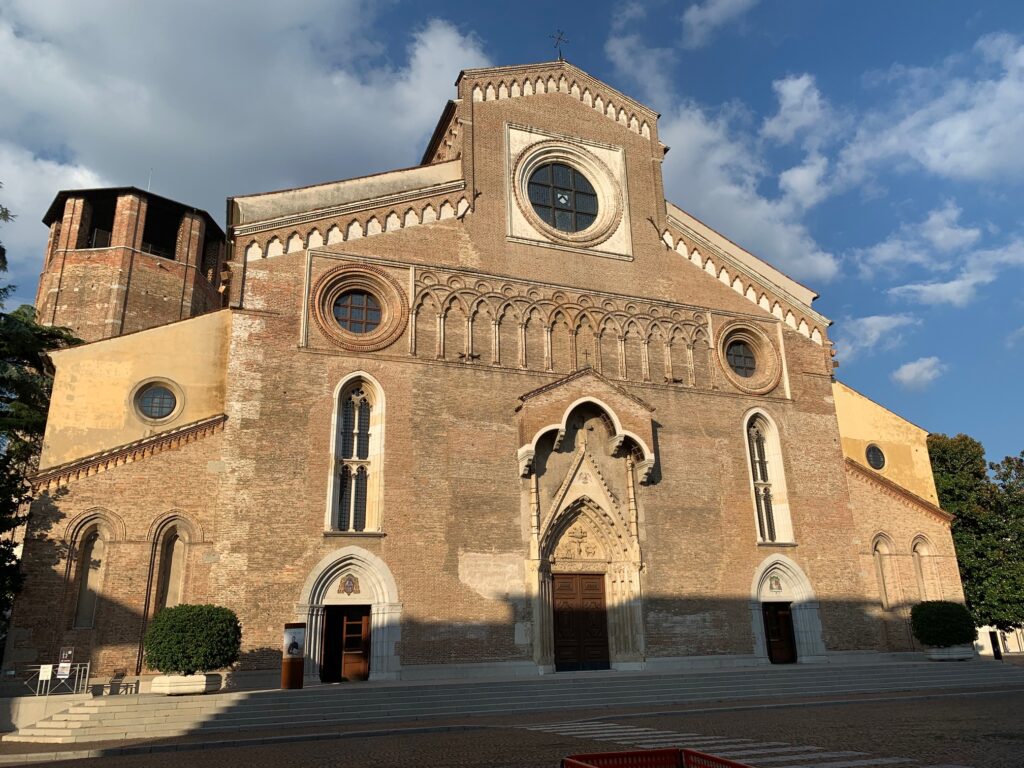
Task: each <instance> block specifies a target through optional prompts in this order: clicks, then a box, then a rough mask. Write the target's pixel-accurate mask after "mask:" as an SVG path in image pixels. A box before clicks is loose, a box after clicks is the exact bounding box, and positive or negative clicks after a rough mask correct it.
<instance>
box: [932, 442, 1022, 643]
mask: <svg viewBox="0 0 1024 768" xmlns="http://www.w3.org/2000/svg"><path fill="white" fill-rule="evenodd" d="M928 453H929V455H930V456H931V461H932V470H933V472H934V473H935V486H936V489H937V491H938V494H939V503H940V504H941V506H942V508H943V509H945V510H946V511H947V512H950V513H952V514H953V515H956V519H955V520H954V521H953V543H954V544H955V546H956V554H957V559H958V560H959V563H960V578H961V580H962V581H963V585H964V595H965V597H966V598H967V607H968V608H969V609H970V611H971V614H972V616H973V617H974V621H975V623H976V624H977V625H978V626H982V625H986V624H991V625H994V626H996V627H999V628H1000V629H1009V628H1011V627H1017V626H1021V625H1024V453H1022V454H1021V457H1020V458H1014V457H1007V458H1005V459H1003V461H1001V462H1000V463H998V464H992V465H987V464H986V463H985V449H984V448H983V447H982V445H981V443H979V442H978V441H977V440H975V439H973V438H971V437H968V436H967V435H962V434H961V435H956V436H955V437H948V436H947V435H941V434H939V435H931V436H929V438H928ZM989 469H991V470H992V476H990V475H989Z"/></svg>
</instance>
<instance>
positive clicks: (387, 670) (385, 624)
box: [295, 546, 402, 680]
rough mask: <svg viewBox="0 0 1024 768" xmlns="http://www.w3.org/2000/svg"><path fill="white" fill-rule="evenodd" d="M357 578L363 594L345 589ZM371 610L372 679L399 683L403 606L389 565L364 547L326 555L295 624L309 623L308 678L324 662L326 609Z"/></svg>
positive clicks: (302, 600)
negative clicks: (349, 580) (344, 581)
mask: <svg viewBox="0 0 1024 768" xmlns="http://www.w3.org/2000/svg"><path fill="white" fill-rule="evenodd" d="M348 576H352V577H353V578H354V579H355V580H356V582H357V584H358V592H352V593H346V592H345V591H344V590H342V589H340V588H339V587H340V586H341V580H342V579H343V578H346V577H348ZM367 603H369V605H370V679H371V680H397V679H398V677H399V675H400V672H401V660H400V657H399V655H398V651H397V648H396V644H397V643H398V641H399V640H400V639H401V624H400V621H401V616H402V604H401V602H399V599H398V585H397V583H396V582H395V578H394V576H393V575H392V574H391V569H390V568H388V566H387V564H386V563H385V562H384V561H383V560H382V559H380V558H379V557H377V556H376V555H374V554H373V553H372V552H368V551H366V550H365V549H363V548H362V547H356V546H348V547H342V548H340V549H337V550H335V551H334V552H331V553H330V554H328V555H326V556H324V557H323V558H322V559H321V560H320V562H319V563H317V564H316V565H315V566H314V567H313V569H312V570H311V571H310V574H309V576H308V577H307V578H306V582H305V583H304V584H303V585H302V591H301V592H300V593H299V602H298V603H297V604H296V606H295V620H296V621H304V622H306V647H305V656H306V675H307V677H316V676H317V674H318V670H319V669H320V665H321V663H322V661H323V648H322V646H321V642H322V641H321V636H322V634H323V622H324V609H325V608H326V607H327V606H330V605H366V604H367Z"/></svg>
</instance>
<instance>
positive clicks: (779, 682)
mask: <svg viewBox="0 0 1024 768" xmlns="http://www.w3.org/2000/svg"><path fill="white" fill-rule="evenodd" d="M1008 686H1009V687H1019V688H1021V689H1024V669H1021V668H1019V667H1013V666H1007V665H1002V664H997V663H994V662H982V661H973V662H961V663H945V664H940V663H934V662H932V663H898V664H894V663H889V664H875V665H842V666H810V665H808V666H796V665H794V666H787V667H757V668H749V669H736V670H725V671H714V672H685V673H671V674H666V673H651V672H645V673H624V672H600V673H573V674H559V675H551V676H545V677H537V678H528V679H517V680H500V681H472V682H469V681H467V682H444V683H436V682H432V683H401V682H399V683H345V684H340V685H329V686H328V685H324V686H316V687H312V688H306V689H303V690H298V691H279V690H273V691H246V692H236V693H222V694H216V695H207V696H175V697H165V696H153V695H146V694H143V695H137V696H107V697H100V698H96V699H93V700H91V701H88V702H82V703H79V704H75V705H74V706H72V707H71V708H70V709H68V710H67V711H65V712H62V713H60V714H56V715H51V716H50V717H47V718H46V719H44V720H41V721H40V722H37V723H36V724H35V725H33V726H31V727H28V728H22V729H21V730H20V731H18V732H16V733H10V734H7V735H5V736H4V737H3V739H4V740H5V741H29V742H43V743H72V742H90V741H115V740H122V739H156V738H166V737H171V736H183V735H186V734H193V735H194V734H206V733H218V732H229V731H264V732H265V731H266V730H268V729H273V730H283V729H288V728H302V727H307V728H308V727H317V726H323V727H327V726H332V725H333V726H337V725H342V724H344V725H353V724H361V723H380V722H385V721H396V720H403V721H408V720H419V719H424V718H434V717H457V716H469V715H500V714H503V713H510V714H522V713H526V712H543V711H559V712H562V713H564V712H566V711H567V710H584V709H593V708H602V707H619V708H622V707H644V708H647V709H649V708H651V707H658V706H671V705H676V704H689V703H699V702H715V701H728V700H739V699H760V700H766V701H768V700H773V699H776V700H777V699H785V698H793V697H808V696H824V697H838V696H845V695H848V694H863V693H889V692H895V691H917V692H933V693H938V692H947V691H955V690H967V689H984V688H996V687H1008ZM561 716H564V715H561Z"/></svg>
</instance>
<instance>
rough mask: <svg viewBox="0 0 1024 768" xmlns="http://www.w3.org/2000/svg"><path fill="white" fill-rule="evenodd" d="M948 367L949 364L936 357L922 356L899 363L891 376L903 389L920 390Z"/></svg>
mask: <svg viewBox="0 0 1024 768" xmlns="http://www.w3.org/2000/svg"><path fill="white" fill-rule="evenodd" d="M948 369H949V366H947V365H946V364H945V363H944V362H942V361H941V360H940V359H939V358H937V357H922V358H919V359H918V360H912V361H911V362H909V363H904V364H903V365H901V366H900V367H899V368H897V369H896V370H895V371H893V372H892V375H891V378H892V380H893V381H895V382H896V383H897V384H899V385H900V386H901V387H903V388H904V389H910V390H915V391H920V390H922V389H926V388H927V387H928V385H930V384H931V383H932V382H933V381H935V380H936V379H937V378H939V376H941V375H942V374H944V373H945V372H946V371H947V370H948Z"/></svg>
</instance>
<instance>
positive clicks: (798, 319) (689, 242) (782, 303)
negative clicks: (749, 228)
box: [661, 214, 831, 345]
mask: <svg viewBox="0 0 1024 768" xmlns="http://www.w3.org/2000/svg"><path fill="white" fill-rule="evenodd" d="M667 219H668V224H669V229H666V230H664V231H663V232H662V233H661V239H662V242H663V243H664V244H665V246H666V247H667V248H669V249H671V250H674V251H676V252H677V253H679V255H681V256H682V257H683V258H684V259H686V260H687V261H688V262H690V263H691V264H692V265H693V266H695V267H697V269H700V270H701V271H702V272H705V273H706V274H708V275H709V276H710V277H712V278H713V279H716V280H718V281H719V282H720V283H722V284H723V285H726V286H728V287H730V288H732V289H733V290H734V291H735V292H736V293H738V294H740V295H741V296H743V297H744V298H745V299H747V300H748V301H749V302H751V303H752V304H755V305H756V306H758V307H760V308H761V309H762V310H764V311H765V312H767V313H768V314H770V315H774V316H775V317H776V318H778V319H779V320H782V321H783V322H784V323H785V324H786V325H788V326H789V327H790V328H792V329H793V330H794V331H797V332H798V333H800V334H801V335H803V336H805V337H807V338H809V339H811V340H812V341H814V342H815V343H816V344H821V345H823V344H824V341H825V331H826V330H827V328H828V326H829V325H830V324H831V321H830V320H829V319H828V318H827V317H825V316H824V315H822V314H821V313H819V312H817V311H816V310H814V309H811V307H809V306H808V305H807V304H806V303H805V302H803V301H800V300H799V299H797V298H796V297H794V296H793V295H792V294H791V293H790V292H789V291H787V290H785V289H784V288H782V287H781V286H779V285H777V284H776V283H775V282H774V281H773V280H771V279H769V278H767V277H766V276H765V275H762V274H760V273H759V272H757V271H756V270H754V269H752V268H751V267H749V266H747V265H745V264H742V263H741V262H740V261H739V260H738V259H736V258H735V257H733V256H732V255H731V254H729V253H728V252H727V251H725V250H724V249H723V248H721V247H720V246H718V245H717V244H715V243H713V242H711V241H710V240H708V239H707V238H706V237H704V236H702V235H701V234H700V233H699V232H695V231H694V230H693V228H692V227H689V226H687V225H686V224H685V223H683V222H681V221H679V220H678V219H676V218H675V217H673V216H672V215H671V214H668V217H667Z"/></svg>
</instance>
